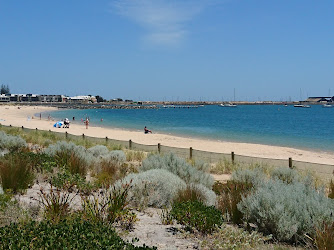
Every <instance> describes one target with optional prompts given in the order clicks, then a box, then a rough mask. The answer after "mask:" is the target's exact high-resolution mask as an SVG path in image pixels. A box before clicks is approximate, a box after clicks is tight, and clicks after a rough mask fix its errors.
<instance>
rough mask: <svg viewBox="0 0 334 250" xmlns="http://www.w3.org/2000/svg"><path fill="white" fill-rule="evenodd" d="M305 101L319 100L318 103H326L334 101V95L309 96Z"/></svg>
mask: <svg viewBox="0 0 334 250" xmlns="http://www.w3.org/2000/svg"><path fill="white" fill-rule="evenodd" d="M305 102H319V103H328V102H334V96H332V97H328V96H323V97H309V98H307V100H305Z"/></svg>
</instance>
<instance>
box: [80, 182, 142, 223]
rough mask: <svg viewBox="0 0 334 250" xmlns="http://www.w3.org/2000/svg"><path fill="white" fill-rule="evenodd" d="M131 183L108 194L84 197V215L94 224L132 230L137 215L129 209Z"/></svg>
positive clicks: (111, 189)
mask: <svg viewBox="0 0 334 250" xmlns="http://www.w3.org/2000/svg"><path fill="white" fill-rule="evenodd" d="M130 187H131V183H127V184H124V185H122V186H121V187H120V188H117V189H116V188H115V187H113V188H110V190H109V191H108V192H107V193H102V192H101V193H100V194H98V195H89V196H88V197H84V196H82V197H81V198H82V214H83V216H84V218H86V219H88V220H91V221H93V222H108V223H111V224H118V225H119V226H121V227H122V228H124V229H131V228H132V227H133V225H134V222H135V221H136V214H134V213H133V212H131V211H130V209H129V207H128V201H127V197H128V193H129V190H130Z"/></svg>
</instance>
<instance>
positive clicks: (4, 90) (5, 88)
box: [0, 84, 10, 95]
mask: <svg viewBox="0 0 334 250" xmlns="http://www.w3.org/2000/svg"><path fill="white" fill-rule="evenodd" d="M0 94H1V95H2V94H10V90H9V86H8V85H5V84H1V88H0Z"/></svg>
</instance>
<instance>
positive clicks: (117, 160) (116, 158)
mask: <svg viewBox="0 0 334 250" xmlns="http://www.w3.org/2000/svg"><path fill="white" fill-rule="evenodd" d="M103 160H105V161H107V162H109V163H110V164H113V165H115V166H117V167H119V166H121V165H122V164H123V163H124V162H125V161H126V156H125V153H124V152H123V151H122V150H113V151H110V152H109V153H108V154H106V155H105V156H104V157H103Z"/></svg>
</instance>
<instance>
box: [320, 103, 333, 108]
mask: <svg viewBox="0 0 334 250" xmlns="http://www.w3.org/2000/svg"><path fill="white" fill-rule="evenodd" d="M322 107H323V108H333V107H334V106H333V105H331V104H324V105H322Z"/></svg>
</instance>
